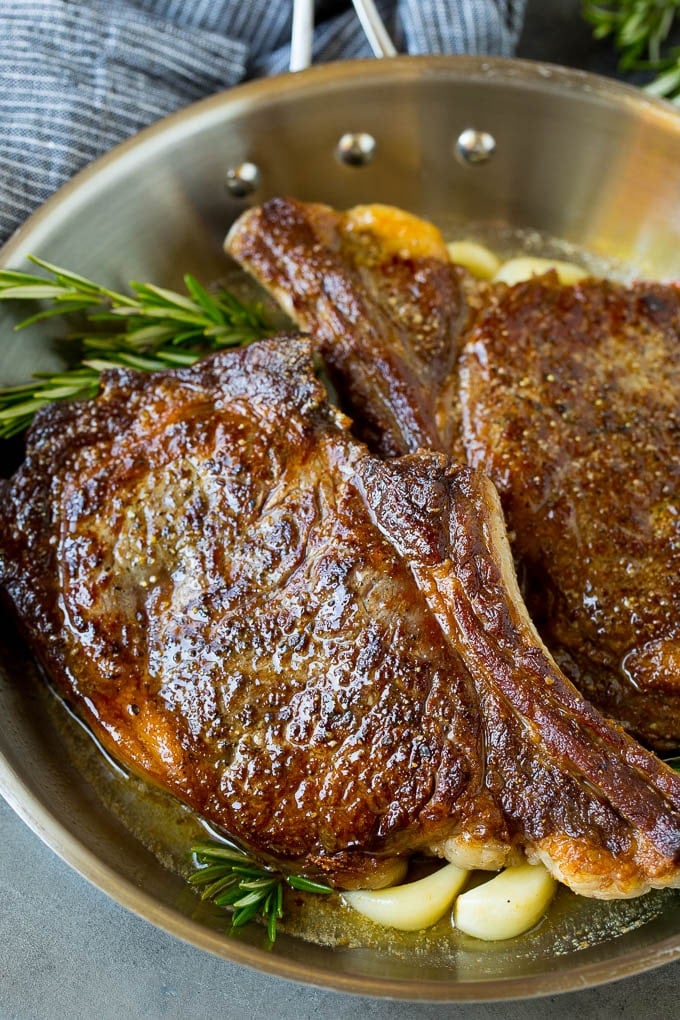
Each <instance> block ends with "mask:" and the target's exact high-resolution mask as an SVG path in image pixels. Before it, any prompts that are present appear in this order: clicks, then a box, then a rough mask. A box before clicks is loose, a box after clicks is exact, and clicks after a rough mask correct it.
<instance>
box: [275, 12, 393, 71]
mask: <svg viewBox="0 0 680 1020" xmlns="http://www.w3.org/2000/svg"><path fill="white" fill-rule="evenodd" d="M352 3H353V4H354V10H355V12H356V15H357V17H358V19H359V22H360V24H361V27H362V28H363V30H364V32H365V33H366V38H367V39H368V42H369V45H370V47H371V49H372V50H373V53H374V54H375V56H376V57H396V55H397V50H396V47H395V45H394V43H393V42H392V40H391V39H390V36H389V33H388V31H387V29H386V28H385V25H384V22H383V20H382V18H381V17H380V15H379V14H378V9H377V7H376V6H375V3H374V2H373V0H352ZM313 37H314V0H293V28H292V33H291V38H290V63H289V67H290V70H291V71H304V69H305V68H306V67H309V65H310V64H311V62H312V40H313Z"/></svg>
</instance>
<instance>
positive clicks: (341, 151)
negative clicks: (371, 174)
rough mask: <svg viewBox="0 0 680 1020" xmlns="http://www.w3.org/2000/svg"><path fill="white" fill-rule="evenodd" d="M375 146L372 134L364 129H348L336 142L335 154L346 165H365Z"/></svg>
mask: <svg viewBox="0 0 680 1020" xmlns="http://www.w3.org/2000/svg"><path fill="white" fill-rule="evenodd" d="M376 148H377V144H376V140H375V138H374V137H373V135H369V134H367V132H365V131H350V132H348V133H347V134H345V135H343V136H342V138H341V139H340V141H339V142H338V144H337V147H336V150H335V154H336V156H337V157H338V159H339V160H340V162H341V163H346V164H347V166H366V164H367V163H370V162H371V160H372V159H373V157H374V156H375V150H376Z"/></svg>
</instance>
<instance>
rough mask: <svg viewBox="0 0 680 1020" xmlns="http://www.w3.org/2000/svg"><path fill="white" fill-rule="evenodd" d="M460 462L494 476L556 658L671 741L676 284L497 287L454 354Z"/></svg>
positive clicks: (676, 707)
mask: <svg viewBox="0 0 680 1020" xmlns="http://www.w3.org/2000/svg"><path fill="white" fill-rule="evenodd" d="M461 379H462V402H463V407H464V420H465V444H466V447H467V452H468V458H469V461H470V463H472V464H473V465H475V466H479V467H481V468H483V469H484V470H485V471H486V472H488V474H489V475H490V477H491V478H492V479H493V480H494V482H495V483H496V485H497V487H498V489H499V491H500V493H501V498H502V501H503V507H504V510H505V514H506V519H507V522H508V526H509V528H510V530H511V531H512V532H513V533H514V536H515V538H514V549H515V552H516V555H517V559H518V561H519V562H520V563H521V564H522V566H523V569H524V571H525V573H526V580H527V601H528V605H529V610H530V612H531V615H532V617H533V619H534V620H535V621H536V622H537V624H538V626H539V629H540V630H541V633H542V634H543V637H544V638H545V640H546V642H547V644H548V645H549V647H550V648H551V650H552V651H553V654H555V655H556V657H557V659H558V661H559V663H560V665H561V666H562V668H563V669H564V670H565V671H566V672H567V673H568V674H569V675H570V676H571V678H572V679H573V680H574V682H575V683H576V684H577V686H578V687H579V688H580V690H581V691H583V693H585V694H586V695H587V696H588V697H589V698H590V699H591V700H592V701H593V702H594V703H595V704H596V705H598V707H600V708H601V709H603V710H604V711H605V712H607V713H609V714H610V715H612V716H614V717H615V718H616V719H618V720H620V721H621V722H622V723H623V724H624V725H625V726H626V728H628V729H630V730H631V731H632V732H634V733H636V734H638V735H639V736H640V737H642V738H643V739H644V740H645V741H647V742H648V743H650V744H651V745H652V746H655V747H657V748H661V749H663V748H668V749H671V748H673V747H676V746H677V745H678V743H680V406H679V404H678V394H679V393H680V287H677V286H673V285H661V284H642V283H640V284H635V285H633V286H632V287H624V286H622V285H619V284H615V283H611V282H607V281H603V280H588V281H585V282H583V283H581V284H578V285H576V286H575V287H563V286H560V285H559V283H558V282H557V280H556V279H555V278H554V277H552V276H546V277H544V278H541V279H534V280H532V281H529V282H527V283H523V284H519V285H517V286H515V287H512V288H510V289H508V290H506V291H504V292H501V293H500V294H499V295H498V296H497V299H496V301H495V302H494V304H493V305H491V306H489V307H488V308H487V310H486V311H485V312H484V314H483V315H481V317H480V319H479V320H478V322H477V325H476V327H475V329H474V330H473V332H472V333H471V335H470V338H469V340H468V343H467V345H466V347H465V350H464V353H463V358H462V366H461Z"/></svg>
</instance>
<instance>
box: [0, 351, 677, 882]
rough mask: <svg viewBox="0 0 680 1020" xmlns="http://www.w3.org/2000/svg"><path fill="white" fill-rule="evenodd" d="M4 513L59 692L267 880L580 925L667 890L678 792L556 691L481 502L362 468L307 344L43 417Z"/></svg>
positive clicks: (392, 467) (16, 598) (0, 524)
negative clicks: (580, 906)
mask: <svg viewBox="0 0 680 1020" xmlns="http://www.w3.org/2000/svg"><path fill="white" fill-rule="evenodd" d="M2 496H3V498H2V503H1V507H2V509H1V510H0V581H1V584H2V587H3V588H4V591H5V593H6V595H7V596H8V597H9V599H10V600H11V602H12V604H13V605H14V608H15V610H16V612H17V613H18V615H19V618H20V620H21V623H22V625H23V629H24V630H25V632H26V634H27V636H28V638H29V640H30V643H31V645H32V647H33V648H34V650H35V652H36V654H37V656H38V657H39V659H40V661H41V662H42V664H43V666H44V668H45V670H46V671H47V673H48V674H49V676H50V677H51V678H52V680H53V682H54V683H55V684H56V685H57V687H58V688H59V690H60V691H61V692H62V693H63V694H64V695H65V696H66V697H67V699H68V700H69V701H70V702H71V703H72V704H73V705H74V707H75V708H76V709H77V711H78V712H79V713H80V714H81V715H82V716H83V717H84V718H85V719H86V720H87V722H88V723H89V725H90V726H91V728H92V729H93V731H94V732H95V733H96V735H97V736H98V737H99V738H100V740H101V741H102V742H103V744H104V745H105V746H106V747H108V748H109V749H110V750H111V751H112V752H113V753H114V755H115V756H116V757H118V758H119V760H121V761H123V762H124V763H125V764H127V765H128V766H130V767H131V768H132V769H134V770H135V771H136V772H138V773H141V774H142V775H145V776H147V777H149V778H150V779H152V780H154V781H155V782H157V783H159V784H161V785H162V786H164V787H165V788H167V789H168V790H170V791H171V792H172V793H174V794H175V795H176V796H178V797H179V798H180V799H181V800H182V801H184V802H185V803H187V804H188V805H190V806H191V807H192V808H195V809H196V810H197V811H199V812H200V813H201V814H202V815H203V816H204V817H205V818H207V819H209V820H210V821H211V822H212V823H214V824H216V825H218V826H220V827H222V828H223V829H224V830H225V831H227V832H228V833H230V834H231V835H233V836H236V837H238V838H239V839H240V840H242V841H243V842H244V843H245V844H246V845H247V846H249V847H250V848H251V849H252V850H254V851H255V852H256V853H258V854H259V855H261V856H262V857H263V858H265V859H267V858H271V857H275V858H276V859H277V860H279V861H284V862H287V864H289V865H291V866H294V867H295V868H296V869H303V870H305V871H306V872H307V873H309V874H319V873H321V874H324V875H326V876H327V877H328V878H329V879H330V880H331V881H332V882H333V883H335V884H337V885H340V886H350V887H351V886H352V885H357V884H358V885H362V886H370V885H380V884H383V883H384V882H386V881H388V880H389V879H390V877H391V876H392V875H393V874H394V866H395V861H396V860H397V859H398V858H399V857H402V856H403V855H407V854H409V853H411V852H412V851H414V850H421V849H424V848H433V849H434V850H435V851H436V852H438V853H441V854H446V855H447V856H449V857H450V858H452V859H455V860H459V861H463V862H464V863H465V864H467V865H468V866H469V865H471V864H476V863H478V864H481V865H486V866H491V867H493V866H498V865H499V864H502V863H505V862H507V861H509V860H512V859H513V858H514V857H515V856H516V855H517V854H520V853H522V852H524V853H526V854H527V855H528V856H529V857H530V859H532V860H536V859H540V860H543V861H545V862H546V864H547V865H548V867H549V868H551V870H552V871H553V872H554V873H555V874H556V875H557V876H558V877H559V878H561V879H562V880H563V881H565V882H566V883H567V884H568V885H570V886H571V887H572V888H574V889H576V890H578V891H581V892H585V893H587V894H589V895H594V896H603V897H607V896H610V897H611V896H628V895H634V894H637V893H640V892H643V891H645V890H646V889H647V888H649V887H650V886H659V887H661V886H665V885H677V884H680V775H677V774H675V773H673V772H672V771H671V770H670V769H669V768H667V767H666V766H664V765H663V764H662V763H661V762H660V761H659V760H658V759H657V758H656V757H655V756H654V755H652V754H651V753H650V752H647V751H645V750H644V749H643V748H642V747H640V746H639V745H638V744H636V743H635V742H634V741H633V740H632V738H630V737H629V736H628V735H626V734H625V733H624V732H623V731H622V730H620V729H618V728H617V727H615V726H613V725H611V724H610V723H608V722H606V721H605V720H604V719H603V718H602V717H601V716H599V715H598V713H597V712H596V711H595V710H594V709H593V708H592V707H591V706H590V705H589V704H588V703H587V702H585V701H584V700H583V698H582V697H581V696H580V695H579V694H578V693H577V692H576V690H575V689H574V688H573V687H572V685H571V684H570V682H569V681H568V680H567V679H566V678H565V677H564V676H562V674H561V673H560V672H559V670H558V669H557V668H556V666H555V665H554V663H553V662H552V661H551V659H550V657H549V655H548V654H547V652H546V651H545V649H544V648H543V647H542V645H541V643H540V640H539V639H538V637H537V635H536V633H535V631H534V630H533V627H532V625H531V623H530V621H529V619H528V617H527V615H526V611H525V609H524V606H523V604H522V601H521V599H520V597H519V592H518V590H517V586H516V582H515V579H514V575H513V573H512V563H511V559H510V552H509V546H508V544H507V540H506V536H505V531H504V526H503V519H502V514H501V511H500V506H499V503H498V498H497V495H496V491H495V489H494V487H493V485H492V484H491V482H490V481H488V479H487V478H486V477H485V476H484V475H483V474H482V473H481V472H477V471H475V470H472V469H470V468H468V467H462V466H457V465H455V464H453V463H452V462H451V461H450V460H449V459H448V458H447V457H446V456H444V455H441V454H434V453H419V454H413V455H409V456H406V457H403V458H396V459H393V460H389V461H383V460H381V459H379V458H377V457H375V456H374V455H372V454H371V453H369V451H368V450H367V448H366V447H365V446H364V445H363V444H362V443H361V442H359V441H358V440H356V439H355V438H354V437H353V436H352V435H351V433H350V432H349V430H348V421H347V419H345V418H344V417H343V416H342V415H341V414H340V413H339V412H338V411H336V410H334V409H333V408H332V407H331V406H330V405H329V404H328V402H327V400H326V396H325V391H324V389H323V387H322V386H321V384H320V383H319V382H318V381H317V380H316V378H315V376H314V371H313V351H312V345H311V344H310V342H309V341H305V340H299V339H295V338H291V337H287V338H282V339H280V340H278V341H262V342H260V343H258V344H254V345H252V346H251V347H250V348H248V349H245V350H242V351H237V352H227V353H223V354H221V355H217V356H215V357H214V358H212V359H210V360H208V361H205V362H202V363H199V364H198V365H196V366H194V367H192V368H188V369H183V370H180V371H176V372H162V373H156V374H153V375H148V374H144V373H135V372H132V371H126V370H120V371H116V372H111V373H110V374H108V375H107V377H106V381H105V385H104V388H103V391H102V393H101V395H100V396H99V397H98V398H97V399H96V400H94V401H83V402H75V403H71V404H67V405H62V406H56V405H53V406H52V407H50V408H47V409H45V410H44V411H42V412H41V413H40V415H39V416H38V418H37V420H36V424H35V425H34V427H33V429H32V431H31V433H30V435H29V439H28V447H27V457H26V460H25V463H24V465H23V466H22V467H21V468H20V469H19V471H18V472H17V474H16V475H15V477H14V478H13V479H12V480H11V482H9V483H7V484H6V485H5V488H4V491H3V493H2Z"/></svg>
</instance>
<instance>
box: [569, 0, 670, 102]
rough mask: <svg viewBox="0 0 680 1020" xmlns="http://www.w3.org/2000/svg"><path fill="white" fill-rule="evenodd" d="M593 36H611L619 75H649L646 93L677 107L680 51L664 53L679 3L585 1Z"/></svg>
mask: <svg viewBox="0 0 680 1020" xmlns="http://www.w3.org/2000/svg"><path fill="white" fill-rule="evenodd" d="M582 12H583V17H584V18H585V20H586V21H588V22H590V24H591V25H592V26H593V36H594V37H595V38H596V39H605V38H607V37H608V36H611V37H612V39H613V43H614V48H615V49H616V51H617V52H618V53H619V55H620V56H619V68H620V69H621V70H622V71H650V72H652V73H653V74H654V75H655V77H654V78H653V79H652V81H650V82H649V83H648V84H647V85H646V86H645V90H646V91H647V92H650V93H651V94H652V95H657V96H665V97H666V98H667V99H671V100H673V101H675V102H679V103H680V47H671V48H669V49H667V50H664V47H665V46H666V44H667V42H668V39H669V36H670V35H671V31H672V30H673V28H674V27H675V25H676V19H677V18H678V16H680V0H609V2H598V0H584V2H583V7H582Z"/></svg>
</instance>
